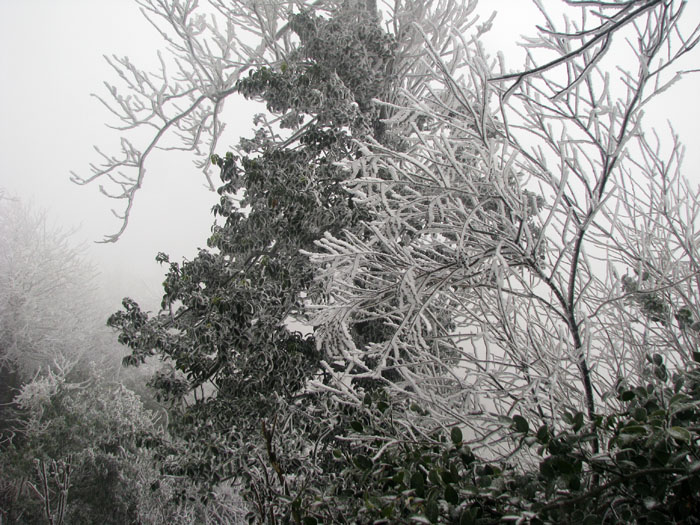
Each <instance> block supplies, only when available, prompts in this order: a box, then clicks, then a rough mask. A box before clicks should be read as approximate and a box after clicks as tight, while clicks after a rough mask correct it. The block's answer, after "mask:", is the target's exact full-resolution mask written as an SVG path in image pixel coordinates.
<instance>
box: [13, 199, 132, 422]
mask: <svg viewBox="0 0 700 525" xmlns="http://www.w3.org/2000/svg"><path fill="white" fill-rule="evenodd" d="M72 233H73V232H71V231H68V230H62V229H61V228H58V227H53V226H51V224H50V221H49V219H48V218H47V216H46V214H45V213H43V212H39V211H35V210H33V209H31V208H30V207H28V206H25V205H23V204H22V203H21V202H19V201H18V200H16V199H12V198H9V197H5V196H0V374H1V376H0V377H1V379H0V391H1V394H0V403H2V406H3V410H4V408H5V407H7V404H8V403H10V402H11V401H12V399H13V398H14V396H15V394H16V389H18V388H19V387H20V386H21V385H22V384H24V383H26V382H28V381H30V380H31V379H32V378H33V377H35V376H36V375H37V374H45V373H46V372H47V371H49V370H53V371H56V370H57V369H64V370H67V369H74V371H75V372H78V371H80V370H85V369H86V368H87V367H88V365H89V363H90V362H97V363H101V364H102V365H103V366H105V367H108V368H111V369H112V370H113V371H116V370H118V368H117V367H118V357H117V359H115V357H114V355H115V354H117V353H118V352H119V349H118V347H117V346H116V343H115V342H114V341H113V338H112V337H111V334H110V333H109V330H108V329H107V328H106V327H105V326H104V320H103V318H102V317H101V314H100V310H101V305H100V304H99V301H98V300H97V292H96V290H95V284H94V277H95V275H96V272H95V269H94V268H93V267H92V266H91V264H90V262H89V261H88V260H87V259H86V258H85V257H84V254H83V252H82V250H81V249H80V247H79V246H77V245H76V243H75V242H74V240H73V235H72ZM110 353H112V355H110ZM3 427H4V425H3Z"/></svg>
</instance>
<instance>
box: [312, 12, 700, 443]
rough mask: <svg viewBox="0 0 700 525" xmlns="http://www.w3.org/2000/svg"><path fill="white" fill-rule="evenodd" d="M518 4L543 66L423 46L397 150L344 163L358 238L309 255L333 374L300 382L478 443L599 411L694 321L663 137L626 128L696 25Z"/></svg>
mask: <svg viewBox="0 0 700 525" xmlns="http://www.w3.org/2000/svg"><path fill="white" fill-rule="evenodd" d="M535 3H536V4H537V5H538V7H539V8H540V11H541V12H542V14H543V16H544V17H545V22H546V23H545V25H544V26H543V27H540V28H539V32H538V34H537V35H536V36H535V37H533V38H531V39H528V40H527V42H526V45H527V46H528V47H529V48H533V49H535V48H537V49H540V50H542V49H544V50H545V51H546V52H547V53H550V55H545V57H544V58H541V55H540V54H538V53H536V52H533V53H532V54H530V55H529V59H528V64H527V65H526V67H525V69H524V70H523V71H520V72H516V73H509V72H507V71H506V70H505V68H504V65H503V61H502V60H501V61H500V65H498V62H497V63H496V64H494V63H493V62H492V61H490V60H489V59H488V57H487V56H486V55H485V52H484V51H483V49H482V48H481V46H480V44H479V42H478V39H472V40H469V39H467V38H465V37H463V35H459V34H458V35H453V38H452V40H451V41H450V44H449V46H443V47H440V48H438V47H436V46H433V45H432V44H431V42H430V39H429V38H427V35H426V39H425V48H426V60H428V61H429V63H430V66H431V71H432V75H430V76H426V77H425V78H423V79H422V80H421V82H422V84H421V85H422V86H423V89H422V90H417V91H415V92H411V91H407V92H405V93H404V97H403V99H402V100H398V101H395V102H394V104H392V109H393V111H394V114H393V117H392V119H391V121H390V123H391V124H392V125H394V126H398V127H400V129H402V130H403V132H404V138H405V141H406V142H405V148H404V149H402V150H392V149H390V148H386V147H382V146H380V145H379V144H375V143H371V142H366V143H365V144H363V147H364V154H363V156H362V157H361V158H360V159H358V160H357V161H355V162H353V163H350V164H349V165H348V169H351V170H355V171H356V172H357V174H358V177H357V179H355V180H354V181H353V182H352V184H351V185H350V187H351V189H352V191H354V194H355V195H356V196H357V198H358V200H359V202H361V203H362V204H363V205H365V206H367V207H368V208H369V209H370V210H371V212H372V214H373V216H374V217H375V218H374V219H373V220H371V221H369V222H368V223H367V230H368V232H369V233H370V234H371V235H370V236H369V240H367V238H360V237H357V236H352V235H349V234H347V235H345V236H343V237H340V238H335V237H331V236H327V237H326V239H324V241H323V242H321V243H320V245H319V253H316V254H314V255H313V258H314V260H315V261H316V262H317V263H318V265H319V269H320V270H321V271H322V275H323V278H322V284H323V290H324V293H323V294H321V295H320V296H319V299H322V300H319V305H318V307H317V315H316V320H315V324H316V333H317V335H318V336H319V338H320V339H321V340H322V341H323V345H324V348H325V349H326V351H327V352H328V354H329V355H330V356H331V357H329V362H328V363H327V373H329V374H332V375H334V376H335V378H336V382H335V385H334V386H333V387H328V386H324V385H321V384H318V385H316V386H317V387H318V388H325V389H329V388H330V389H332V390H335V392H336V393H337V395H338V396H339V398H342V399H344V400H345V401H346V402H348V403H357V402H358V401H359V400H361V399H362V389H361V387H359V386H357V385H358V384H361V382H357V381H354V380H355V379H363V378H372V379H374V380H376V381H380V382H383V383H384V384H385V385H386V387H387V388H388V389H389V390H390V391H391V392H393V393H394V395H395V396H396V397H397V398H405V399H409V400H412V401H415V402H418V403H419V405H420V406H421V407H423V408H425V409H426V410H427V411H428V413H429V417H426V418H425V419H424V421H423V422H422V424H423V425H424V428H431V427H432V426H434V425H444V424H445V423H446V422H447V421H456V422H458V423H459V424H460V425H461V426H463V427H467V428H470V429H471V431H472V435H473V438H474V441H475V442H478V443H480V444H490V445H493V443H494V442H495V441H496V440H498V439H499V436H500V435H501V434H500V433H499V429H502V426H503V421H510V419H509V417H512V416H513V415H514V414H521V413H522V414H523V415H525V416H526V418H528V419H530V420H531V421H537V420H540V421H542V422H547V423H549V424H558V423H557V422H558V421H561V419H560V415H561V414H562V413H563V412H564V411H569V412H571V413H577V412H582V413H584V414H586V415H587V416H588V418H593V417H595V415H596V414H598V413H604V412H605V411H606V405H607V404H608V403H615V400H614V396H613V398H612V399H611V398H610V394H611V393H613V394H614V393H615V390H616V388H617V387H618V386H619V384H620V382H624V381H632V382H633V381H635V380H636V379H638V378H639V377H640V373H641V371H642V369H643V367H644V366H645V359H646V357H647V356H648V355H650V354H653V353H659V354H662V355H664V356H665V357H664V358H665V359H666V360H667V362H669V363H673V364H674V366H683V363H684V362H685V360H686V359H687V357H688V356H689V355H690V354H691V351H692V349H693V348H694V347H696V345H697V342H698V328H700V323H698V320H700V305H699V304H698V299H697V298H698V296H699V295H700V280H699V277H700V275H699V271H700V267H699V266H698V261H699V256H700V254H698V238H699V237H698V231H697V227H698V213H699V211H700V194H699V193H698V190H697V189H693V188H691V187H690V184H689V183H688V182H687V180H686V179H684V178H683V177H682V175H681V171H680V160H681V158H682V147H681V145H680V144H679V143H678V141H677V138H676V137H675V136H673V135H671V137H670V141H669V140H665V139H662V138H660V137H659V135H658V134H657V130H646V131H645V129H644V127H643V119H642V116H643V109H644V108H645V106H647V105H648V104H650V103H651V102H652V101H653V100H654V97H655V95H658V94H660V93H662V92H664V91H665V90H666V89H668V88H669V87H670V86H671V85H672V84H673V83H674V82H675V81H677V80H678V79H679V78H681V77H682V76H683V74H684V73H685V72H683V71H680V70H679V69H678V68H677V67H676V66H675V64H676V62H677V61H678V59H679V58H680V57H682V56H683V55H685V54H686V53H688V52H689V51H691V50H692V49H694V48H695V46H696V44H697V42H698V38H700V28H699V27H697V26H694V27H693V26H691V27H690V28H688V27H686V24H685V22H687V21H686V20H685V19H684V18H683V16H682V15H683V12H684V9H685V7H686V2H683V1H674V0H659V1H653V0H636V1H627V2H622V1H620V2H603V1H574V0H569V1H565V2H563V4H565V7H569V8H576V9H577V10H578V12H579V16H578V18H577V19H576V20H574V19H572V18H570V17H567V18H565V19H564V28H563V29H558V28H557V26H556V24H555V23H554V21H553V20H552V18H551V17H550V16H548V12H550V10H549V9H548V7H549V6H547V7H545V6H544V4H543V3H542V2H538V1H536V2H535ZM417 24H420V22H417ZM418 27H419V26H418ZM551 54H553V55H554V58H551ZM457 57H458V58H457ZM611 57H616V58H617V59H620V57H630V60H632V61H633V62H629V63H630V66H629V67H623V66H622V65H621V64H620V63H616V62H615V60H612V63H611ZM497 65H498V67H499V69H495V67H496V66H497ZM669 142H670V145H669ZM377 318H379V319H385V320H386V323H387V324H388V325H389V326H390V327H392V328H393V331H392V336H391V337H390V338H389V339H388V340H386V341H384V342H383V343H375V344H373V345H369V346H368V347H364V348H357V347H356V346H355V344H354V343H353V340H352V338H351V337H350V336H349V334H350V328H351V327H352V325H353V324H355V323H358V322H363V321H366V320H369V319H377ZM388 371H392V374H388V373H387V372H388ZM397 375H398V378H397ZM503 416H506V419H503ZM413 424H414V426H415V422H414V423H413ZM595 447H597V444H596V445H594V448H595ZM492 450H493V449H492Z"/></svg>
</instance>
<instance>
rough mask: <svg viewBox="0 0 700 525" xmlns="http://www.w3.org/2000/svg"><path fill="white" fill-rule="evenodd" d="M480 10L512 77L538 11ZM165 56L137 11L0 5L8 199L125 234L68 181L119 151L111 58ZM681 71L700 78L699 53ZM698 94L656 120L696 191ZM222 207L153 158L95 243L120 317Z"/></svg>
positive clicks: (695, 10)
mask: <svg viewBox="0 0 700 525" xmlns="http://www.w3.org/2000/svg"><path fill="white" fill-rule="evenodd" d="M555 1H556V0H544V4H545V5H546V4H548V3H550V2H553V3H554V2H555ZM482 7H483V10H489V11H490V10H493V9H496V10H498V11H499V15H498V16H497V18H496V22H495V29H494V31H493V32H492V34H491V35H490V36H489V38H488V39H487V47H488V48H489V49H493V50H494V51H495V50H496V49H498V48H500V49H502V50H504V51H505V54H506V60H507V64H508V65H509V66H510V67H513V68H516V67H517V66H518V65H520V64H521V63H522V58H521V57H522V53H520V52H517V51H516V48H515V46H514V44H515V41H516V39H517V37H518V35H520V34H522V33H525V32H531V27H532V25H533V22H534V20H533V18H532V15H533V13H534V10H533V9H532V7H531V6H530V4H529V2H527V1H526V0H482ZM688 8H689V12H688V13H686V15H687V18H688V19H689V20H691V21H700V1H698V0H691V1H690V3H689V6H688ZM162 47H163V45H162V42H161V40H160V37H159V35H158V34H157V33H156V32H155V30H154V29H153V28H152V27H151V26H150V25H149V24H148V23H147V22H146V21H145V19H144V18H143V17H142V15H141V14H140V13H139V10H138V6H137V5H136V4H135V3H134V2H132V1H129V0H61V1H57V0H0V74H1V76H0V79H2V80H0V188H4V189H6V190H7V191H8V193H9V194H11V195H14V196H16V197H19V198H20V199H22V200H23V201H24V202H26V203H32V204H34V205H35V206H37V207H39V208H45V209H47V210H48V211H49V213H50V216H51V217H54V218H55V220H56V221H57V222H58V223H59V224H61V225H64V226H66V227H71V226H81V230H80V235H79V237H80V238H82V239H85V240H88V241H94V240H99V239H101V238H102V237H103V236H104V235H105V234H111V233H114V232H115V231H116V230H117V228H118V225H119V224H118V221H117V220H116V219H114V218H113V217H112V215H111V212H110V211H109V209H110V207H111V206H112V205H113V202H112V201H109V200H107V199H105V198H104V197H102V196H101V195H100V194H99V192H98V186H97V185H89V186H86V187H80V186H76V185H74V184H72V183H71V182H70V181H69V172H70V171H71V170H74V171H77V172H78V173H80V174H82V175H87V174H88V163H89V162H94V161H96V160H98V158H97V156H96V154H95V152H94V151H93V150H92V145H93V144H97V145H99V146H100V147H102V148H104V149H105V150H107V151H116V149H115V146H117V145H118V135H117V134H116V132H113V131H111V130H109V129H107V128H105V126H104V123H105V122H109V121H110V118H109V114H108V113H107V111H106V110H105V109H104V108H103V107H102V106H101V104H100V103H99V102H98V101H97V100H96V99H95V98H92V97H90V93H93V92H97V93H102V94H104V91H103V89H104V88H103V87H102V82H103V81H104V80H108V81H114V76H113V72H112V70H111V69H110V68H109V66H108V65H107V64H106V62H105V61H104V59H103V55H105V54H107V55H111V54H116V55H119V56H125V55H126V56H129V57H130V58H131V59H132V60H133V62H134V63H136V64H137V65H138V66H140V67H142V68H143V69H150V66H152V65H153V64H154V62H155V57H156V50H157V49H159V48H162ZM514 54H515V56H514ZM684 67H687V68H697V67H700V50H698V51H696V52H695V53H693V55H692V56H691V57H690V59H689V61H688V65H687V66H684ZM698 93H700V76H697V75H696V76H695V77H691V78H689V79H688V80H686V81H685V84H684V85H683V86H680V87H677V88H676V89H675V90H674V91H673V92H672V93H670V94H668V95H665V96H664V98H663V100H661V101H659V102H660V103H657V105H656V110H655V111H654V112H653V115H651V118H652V120H651V121H650V122H652V121H653V122H654V123H656V124H655V125H660V126H662V127H663V122H664V120H665V119H669V120H670V121H672V122H673V124H674V127H675V129H676V131H677V132H678V133H679V135H680V136H681V139H682V140H683V141H684V142H685V143H686V144H687V145H688V146H689V148H688V152H687V155H686V164H685V166H686V170H685V171H686V176H687V177H688V178H689V179H691V181H693V182H694V183H697V182H698V181H700V175H699V173H700V170H699V169H698V168H700V148H698V147H697V146H696V144H695V143H696V141H697V137H700V104H698V102H697V99H698ZM227 109H228V111H227V113H226V115H228V116H229V117H233V118H229V119H228V121H227V122H228V125H229V130H228V132H229V133H230V134H231V136H236V137H237V136H240V135H248V134H249V131H250V129H251V127H252V124H251V119H252V114H253V113H254V112H256V111H259V109H256V108H254V107H251V106H250V105H248V104H244V103H241V102H240V101H233V100H231V101H229V102H228V107H227ZM234 126H236V127H234ZM110 148H112V149H111V150H110ZM220 151H221V152H222V153H223V152H224V151H225V148H224V147H223V144H222V148H220ZM216 198H217V196H216V194H214V193H211V192H209V191H207V190H206V189H205V188H204V186H203V178H202V176H201V174H200V173H199V172H198V170H197V169H196V168H195V167H194V165H193V164H192V162H191V157H189V156H188V155H187V154H177V153H175V154H174V153H172V152H165V153H162V154H160V155H159V156H158V157H157V158H154V159H152V162H151V164H150V166H149V169H148V173H147V176H146V181H145V185H144V187H143V189H142V190H141V191H140V192H139V194H138V196H137V198H136V203H135V208H134V211H133V213H132V217H131V221H130V225H129V228H128V229H127V231H126V233H125V234H124V236H123V237H122V239H121V240H120V241H119V242H118V243H117V244H93V243H92V242H89V243H88V244H87V246H88V251H89V255H90V256H91V257H92V258H93V259H94V260H95V262H96V263H97V264H98V266H99V267H100V269H101V281H100V282H101V283H102V286H103V288H104V291H105V293H106V294H107V295H108V296H109V298H110V300H111V301H113V302H114V306H115V309H116V307H117V306H118V301H119V300H120V298H121V297H122V296H125V295H128V296H131V297H133V298H135V299H137V300H138V301H140V302H142V303H144V304H147V305H148V306H149V307H150V308H156V307H157V304H158V302H159V300H160V295H161V290H160V283H161V281H162V270H161V269H160V268H159V266H158V265H157V264H156V263H155V262H154V257H155V255H156V253H157V252H159V251H164V252H166V253H169V254H170V255H171V259H172V260H179V259H180V258H181V257H182V256H187V257H191V256H193V255H194V254H195V253H196V250H197V247H198V246H204V244H205V239H206V237H207V235H208V233H209V228H210V225H211V223H212V217H211V215H210V209H211V206H212V205H213V204H214V202H215V201H216Z"/></svg>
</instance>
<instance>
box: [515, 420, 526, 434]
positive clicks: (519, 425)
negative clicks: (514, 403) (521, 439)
mask: <svg viewBox="0 0 700 525" xmlns="http://www.w3.org/2000/svg"><path fill="white" fill-rule="evenodd" d="M513 426H514V427H515V431H516V432H520V433H521V434H526V433H527V431H528V430H529V429H530V425H529V424H528V423H527V420H526V419H525V418H524V417H523V416H513Z"/></svg>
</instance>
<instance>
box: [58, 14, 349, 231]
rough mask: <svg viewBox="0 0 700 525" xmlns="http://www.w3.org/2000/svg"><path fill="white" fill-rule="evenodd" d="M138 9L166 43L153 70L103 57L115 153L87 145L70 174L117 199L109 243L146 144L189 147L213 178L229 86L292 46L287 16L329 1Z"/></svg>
mask: <svg viewBox="0 0 700 525" xmlns="http://www.w3.org/2000/svg"><path fill="white" fill-rule="evenodd" d="M138 4H139V5H140V6H141V11H142V13H143V14H144V16H145V17H146V18H147V19H148V21H149V22H150V23H151V24H152V25H153V26H154V27H155V29H156V30H157V31H158V32H159V33H160V34H161V36H162V38H163V40H164V41H165V42H166V43H167V47H166V49H165V50H164V51H161V52H159V53H158V59H159V63H160V66H159V68H158V70H157V71H154V72H147V71H143V70H141V69H139V68H138V67H137V66H136V65H135V64H133V63H132V62H131V61H130V60H129V59H128V58H126V57H123V58H121V57H117V56H113V57H107V61H108V63H109V64H110V65H111V66H112V68H113V69H114V72H115V74H116V76H117V77H119V82H120V85H119V87H118V86H117V85H114V84H111V83H107V82H106V83H105V86H106V89H107V94H106V95H96V96H97V98H98V99H99V100H100V101H101V102H102V103H103V104H104V105H105V106H106V107H107V108H108V109H109V110H110V112H111V113H112V114H113V115H114V117H115V119H116V124H114V125H112V126H111V127H113V128H114V129H115V130H117V131H118V132H120V133H121V141H120V151H119V152H118V153H114V154H112V153H107V152H103V150H102V149H100V148H97V147H96V148H95V149H96V151H97V153H98V156H99V159H100V160H99V161H98V162H96V163H93V164H91V165H90V174H89V175H87V176H82V175H78V174H76V173H72V180H73V181H74V182H76V183H78V184H88V183H91V182H96V181H98V182H99V184H100V191H101V192H102V193H103V194H104V195H106V196H107V197H109V198H111V199H116V200H118V201H121V205H120V206H119V208H117V209H115V210H113V213H114V215H115V216H116V217H117V218H119V219H120V220H121V226H120V228H119V230H118V231H117V232H116V233H114V234H112V235H108V236H106V237H105V239H104V242H115V241H117V240H118V239H119V237H120V236H121V235H122V233H124V230H125V229H126V226H127V224H128V221H129V216H130V213H131V210H132V207H133V205H134V199H135V196H136V193H137V192H138V190H139V189H140V188H141V186H142V185H143V181H144V177H145V175H146V168H147V164H148V159H149V157H150V155H151V153H152V152H153V150H154V149H165V150H184V151H191V152H193V153H194V155H195V157H196V160H195V164H196V166H197V167H198V168H199V169H201V170H202V171H203V173H204V176H205V179H206V185H207V186H208V187H209V189H211V190H212V191H213V190H214V189H215V181H213V180H212V177H211V172H210V160H209V159H210V157H211V155H212V154H213V153H214V152H215V150H216V147H217V141H218V139H219V137H220V136H221V133H222V132H223V129H224V122H222V121H221V119H220V115H221V112H222V110H223V107H224V103H225V101H226V100H227V98H228V97H230V96H231V95H232V94H233V93H235V92H236V89H235V85H236V82H237V81H238V80H239V78H241V77H242V75H243V74H244V73H247V71H248V70H250V69H251V68H258V67H262V66H275V65H278V64H280V63H282V62H283V61H284V58H285V56H286V55H287V53H289V51H290V50H291V49H292V48H293V38H292V34H291V32H290V31H289V30H288V24H287V21H288V19H289V18H290V16H292V15H293V14H295V13H299V12H300V11H301V10H303V9H307V8H311V7H313V8H314V10H315V11H317V12H322V11H325V10H326V9H332V8H333V7H334V6H336V4H337V2H335V1H334V0H314V1H313V2H312V1H306V0H298V1H296V0H293V1H283V0H280V1H270V2H264V1H249V0H232V1H228V0H227V1H224V0H211V1H210V2H208V5H206V6H205V5H200V3H199V2H198V1H196V0H138Z"/></svg>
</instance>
